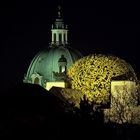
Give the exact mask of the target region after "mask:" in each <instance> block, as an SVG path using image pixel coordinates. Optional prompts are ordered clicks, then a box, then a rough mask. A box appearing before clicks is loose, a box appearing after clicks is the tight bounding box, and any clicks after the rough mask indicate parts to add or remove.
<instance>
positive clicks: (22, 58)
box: [0, 0, 140, 91]
mask: <svg viewBox="0 0 140 140" xmlns="http://www.w3.org/2000/svg"><path fill="white" fill-rule="evenodd" d="M61 3H62V6H63V12H64V19H65V22H66V23H67V24H68V27H69V42H70V44H71V47H73V48H75V49H79V50H80V51H81V52H82V53H83V54H84V55H88V54H89V53H107V54H108V53H109V54H114V55H116V56H119V57H121V58H123V59H125V60H126V61H127V62H129V63H130V64H131V65H132V66H133V68H134V69H135V71H136V73H137V74H138V76H139V75H140V73H139V72H140V66H139V60H140V54H139V46H140V41H139V40H140V39H139V38H140V20H139V19H140V8H139V7H138V6H139V5H138V3H134V2H133V3H132V2H131V3H128V2H127V3H122V2H121V3H117V2H113V3H106V1H103V2H101V1H100V2H99V3H97V2H91V1H87V0H86V1H83V2H82V1H81V0H69V1H68V0H65V1H64V0H63V2H61ZM57 5H58V0H38V1H36V0H24V1H21V0H17V1H4V2H1V3H0V6H1V7H0V34H1V37H0V49H1V50H0V52H1V55H0V58H1V67H0V74H1V79H0V84H1V91H7V90H9V89H10V88H12V87H13V86H14V85H16V84H17V83H18V82H19V81H22V79H23V76H24V73H26V71H27V69H28V66H29V64H30V61H31V60H32V58H33V57H34V55H35V54H36V53H37V52H38V51H39V50H42V49H44V48H46V47H47V46H48V43H49V42H50V40H51V32H50V28H51V24H52V23H53V21H54V19H55V17H56V11H57Z"/></svg>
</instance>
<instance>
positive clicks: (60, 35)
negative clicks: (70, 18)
mask: <svg viewBox="0 0 140 140" xmlns="http://www.w3.org/2000/svg"><path fill="white" fill-rule="evenodd" d="M59 42H62V34H59Z"/></svg>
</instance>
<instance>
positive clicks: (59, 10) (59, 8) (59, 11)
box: [58, 5, 61, 18]
mask: <svg viewBox="0 0 140 140" xmlns="http://www.w3.org/2000/svg"><path fill="white" fill-rule="evenodd" d="M58 17H59V18H60V17H61V6H60V5H59V6H58Z"/></svg>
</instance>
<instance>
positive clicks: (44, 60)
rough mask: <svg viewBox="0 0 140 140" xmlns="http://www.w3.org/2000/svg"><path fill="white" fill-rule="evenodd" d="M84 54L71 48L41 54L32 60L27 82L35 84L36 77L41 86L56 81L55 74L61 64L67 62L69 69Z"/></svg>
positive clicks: (48, 50)
mask: <svg viewBox="0 0 140 140" xmlns="http://www.w3.org/2000/svg"><path fill="white" fill-rule="evenodd" d="M81 57H82V54H81V53H80V52H79V51H77V50H75V49H72V48H71V47H63V46H60V47H52V48H49V49H46V50H44V51H41V52H39V53H38V54H37V55H36V56H35V57H34V58H33V60H32V62H31V64H30V66H29V68H28V71H27V75H26V77H25V80H26V82H28V83H34V80H32V79H34V77H38V78H39V77H40V78H41V82H40V84H41V85H43V83H44V82H52V81H55V78H54V76H53V72H59V62H66V63H67V69H68V68H69V67H70V66H71V65H72V64H73V63H74V62H75V61H76V60H78V59H80V58H81Z"/></svg>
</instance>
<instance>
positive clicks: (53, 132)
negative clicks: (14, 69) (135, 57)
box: [0, 84, 140, 140]
mask: <svg viewBox="0 0 140 140" xmlns="http://www.w3.org/2000/svg"><path fill="white" fill-rule="evenodd" d="M68 106H69V105H67V104H66V102H64V101H63V100H61V99H60V98H58V97H57V96H55V95H53V94H51V93H50V92H48V91H46V90H44V89H43V88H42V87H40V86H38V85H30V84H19V85H18V86H17V87H15V88H14V89H13V90H12V91H9V92H8V93H5V94H3V95H1V97H0V111H1V115H0V136H1V137H2V136H5V137H9V136H10V137H11V138H12V137H15V136H16V137H18V138H19V139H20V138H23V137H25V138H27V137H29V136H30V137H32V138H33V137H39V138H40V139H41V138H45V139H50V140H52V139H57V140H58V139H108V140H118V139H119V140H128V139H129V140H133V139H138V138H137V137H139V136H140V134H139V130H140V127H139V126H138V125H129V124H124V125H117V124H114V123H107V124H104V123H103V113H102V110H100V109H99V108H98V106H96V105H95V104H94V103H92V104H88V100H86V99H84V100H83V101H81V103H80V109H78V108H74V107H73V111H72V110H67V109H66V108H67V107H68ZM93 108H94V110H93Z"/></svg>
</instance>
